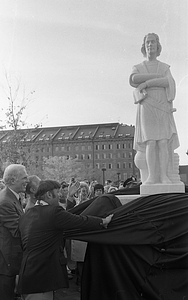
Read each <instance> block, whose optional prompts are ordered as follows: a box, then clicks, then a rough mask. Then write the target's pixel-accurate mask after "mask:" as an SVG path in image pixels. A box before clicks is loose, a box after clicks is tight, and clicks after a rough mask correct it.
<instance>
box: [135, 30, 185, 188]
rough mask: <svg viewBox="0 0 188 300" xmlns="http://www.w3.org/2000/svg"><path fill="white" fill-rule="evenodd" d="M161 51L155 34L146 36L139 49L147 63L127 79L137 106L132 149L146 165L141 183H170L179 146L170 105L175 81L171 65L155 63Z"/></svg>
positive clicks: (174, 89) (136, 69)
mask: <svg viewBox="0 0 188 300" xmlns="http://www.w3.org/2000/svg"><path fill="white" fill-rule="evenodd" d="M161 49H162V47H161V45H160V43H159V37H158V35H157V34H155V33H149V34H147V35H146V36H145V37H144V42H143V45H142V48H141V52H142V53H143V55H144V57H145V58H146V60H144V61H143V62H142V63H140V64H138V65H135V66H134V67H133V71H132V74H131V76H130V84H131V86H133V87H135V88H136V89H135V91H134V99H135V103H136V104H137V106H138V108H137V117H136V129H135V137H134V149H135V150H136V151H137V153H138V154H139V155H140V153H143V156H144V158H145V161H146V166H147V173H145V174H147V178H141V180H142V183H143V184H155V183H160V184H171V183H172V179H170V178H169V174H168V170H173V163H174V149H176V148H178V147H179V140H178V134H177V130H176V125H175V122H174V117H173V112H174V111H175V109H174V108H173V105H172V101H173V100H174V98H175V92H176V87H175V81H174V79H173V77H172V75H171V72H170V66H169V65H167V64H165V63H162V62H160V61H159V60H157V57H158V56H159V55H160V52H161ZM135 163H136V161H135ZM145 177H146V176H145Z"/></svg>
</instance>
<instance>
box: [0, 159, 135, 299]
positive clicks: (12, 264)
mask: <svg viewBox="0 0 188 300" xmlns="http://www.w3.org/2000/svg"><path fill="white" fill-rule="evenodd" d="M132 180H133V178H132ZM122 187H123V188H124V187H125V186H124V182H123V183H122V182H121V183H120V186H118V187H117V186H115V184H114V183H113V182H112V181H111V180H107V181H106V184H105V186H103V184H101V183H99V182H97V181H96V180H93V181H91V182H89V181H88V180H87V179H84V180H82V181H78V180H76V179H75V178H72V179H71V180H70V182H66V181H62V182H61V183H59V182H57V181H54V180H41V179H40V178H39V177H38V176H36V175H30V176H28V174H27V171H26V168H25V167H24V166H23V165H20V164H12V165H9V166H8V167H7V168H6V169H5V171H4V174H3V178H2V180H1V181H0V189H1V190H0V295H1V299H2V300H13V299H14V300H15V299H25V300H33V299H34V300H40V299H47V300H52V299H53V293H54V291H56V290H58V289H61V288H68V286H69V283H68V282H69V279H71V276H72V274H73V273H75V274H76V277H77V285H78V290H80V282H81V276H82V268H83V261H84V255H85V251H86V247H87V243H86V242H81V241H75V240H64V239H63V232H64V231H66V230H70V229H81V230H82V229H83V230H99V229H101V230H104V229H106V228H107V226H108V224H109V222H110V221H111V219H112V217H113V216H112V215H110V216H107V217H106V218H103V219H102V218H99V217H93V216H83V215H76V214H73V213H71V212H70V211H69V209H71V208H73V207H75V206H77V205H80V204H82V203H83V202H85V201H88V200H90V199H95V198H97V197H99V196H101V195H102V194H104V193H111V192H113V191H116V190H117V189H119V188H122ZM19 297H20V298H19Z"/></svg>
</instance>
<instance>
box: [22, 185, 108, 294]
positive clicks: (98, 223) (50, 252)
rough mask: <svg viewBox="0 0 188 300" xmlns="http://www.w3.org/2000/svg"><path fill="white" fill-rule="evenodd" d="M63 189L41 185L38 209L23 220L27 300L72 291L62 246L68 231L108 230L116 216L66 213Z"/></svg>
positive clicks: (23, 280)
mask: <svg viewBox="0 0 188 300" xmlns="http://www.w3.org/2000/svg"><path fill="white" fill-rule="evenodd" d="M59 189H60V184H59V183H58V182H56V181H53V180H45V181H41V182H40V184H39V187H38V191H37V193H36V198H37V199H38V201H37V202H36V205H35V206H34V207H33V208H31V209H29V210H28V211H27V212H26V213H25V214H24V215H23V216H22V217H21V219H20V223H19V229H20V233H21V240H22V245H23V260H22V264H21V270H20V274H19V282H18V292H19V293H20V294H22V295H23V299H25V300H28V299H29V300H41V299H43V300H52V299H53V292H54V291H56V290H58V289H61V288H67V287H68V277H67V270H66V258H65V257H64V245H62V237H63V233H64V231H67V230H71V229H82V230H99V229H103V228H104V227H105V228H106V227H107V225H108V224H109V222H110V221H111V219H112V215H110V216H108V217H106V218H105V219H102V218H98V217H91V216H81V215H74V214H71V213H69V212H67V211H65V210H64V209H63V208H62V207H61V206H60V205H59Z"/></svg>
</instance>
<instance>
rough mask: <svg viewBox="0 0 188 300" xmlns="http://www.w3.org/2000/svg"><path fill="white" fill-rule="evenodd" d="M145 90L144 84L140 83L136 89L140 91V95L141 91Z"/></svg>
mask: <svg viewBox="0 0 188 300" xmlns="http://www.w3.org/2000/svg"><path fill="white" fill-rule="evenodd" d="M146 88H147V85H146V82H143V83H141V84H140V85H139V86H138V87H137V89H138V90H139V91H140V93H143V90H145V89H146Z"/></svg>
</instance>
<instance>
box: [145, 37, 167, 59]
mask: <svg viewBox="0 0 188 300" xmlns="http://www.w3.org/2000/svg"><path fill="white" fill-rule="evenodd" d="M150 35H152V36H154V37H155V39H156V41H157V56H159V55H160V53H161V50H162V46H161V44H160V42H159V36H158V35H157V34H156V33H148V34H147V35H145V37H144V41H143V44H142V47H141V52H142V54H143V55H144V57H146V47H145V42H146V39H147V37H148V36H150Z"/></svg>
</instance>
